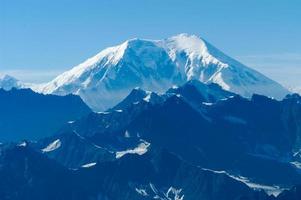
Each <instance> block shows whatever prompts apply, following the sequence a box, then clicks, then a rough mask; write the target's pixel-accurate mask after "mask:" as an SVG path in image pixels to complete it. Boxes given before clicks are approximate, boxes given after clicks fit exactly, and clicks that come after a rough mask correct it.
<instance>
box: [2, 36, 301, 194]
mask: <svg viewBox="0 0 301 200" xmlns="http://www.w3.org/2000/svg"><path fill="white" fill-rule="evenodd" d="M0 87H2V89H0V140H1V143H0V199H3V200H19V199H20V200H21V199H22V200H27V199H28V200H29V199H30V200H35V199H39V200H40V199H51V200H53V199H55V200H56V199H57V200H59V199H60V200H65V199H68V200H69V199H71V200H77V199H78V200H79V199H80V200H82V199H87V200H136V199H137V200H138V199H139V200H140V199H145V200H151V199H159V200H197V199H201V200H220V199H223V200H299V199H301V150H300V149H301V96H300V95H298V94H290V93H289V91H288V90H287V89H285V88H283V87H282V86H281V85H279V84H278V83H276V82H275V81H273V80H271V79H269V78H267V77H265V76H264V75H262V74H260V73H259V72H256V71H255V70H253V69H251V68H248V67H246V66H244V65H243V64H241V63H239V62H238V61H236V60H234V59H232V58H230V57H229V56H226V55H225V54H224V53H222V52H221V51H219V50H218V49H216V48H215V47H213V46H212V45H211V44H209V43H208V42H207V41H205V40H203V39H201V38H199V37H197V36H193V35H187V34H180V35H177V36H174V37H171V38H168V39H164V40H144V39H143V40H142V39H132V40H128V41H126V42H124V43H123V44H121V45H118V46H115V47H110V48H108V49H105V50H103V51H101V52H100V53H99V54H97V55H96V56H95V57H93V58H91V59H88V60H87V61H86V62H84V63H82V64H80V65H78V66H76V67H74V68H73V69H71V70H70V71H67V72H65V73H63V74H62V75H59V76H58V77H57V78H55V79H54V80H53V81H50V82H49V83H45V84H40V85H34V84H25V83H22V82H21V81H18V80H17V79H15V78H13V77H10V76H3V77H2V78H0ZM26 88H27V89H26ZM28 88H31V89H28ZM86 104H87V105H86Z"/></svg>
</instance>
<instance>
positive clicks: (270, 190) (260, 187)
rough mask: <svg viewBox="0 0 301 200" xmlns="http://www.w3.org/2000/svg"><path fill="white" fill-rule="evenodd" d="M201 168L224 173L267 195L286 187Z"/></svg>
mask: <svg viewBox="0 0 301 200" xmlns="http://www.w3.org/2000/svg"><path fill="white" fill-rule="evenodd" d="M202 170H205V171H210V172H213V173H216V174H225V175H227V176H229V177H231V178H233V179H235V180H237V181H239V182H242V183H244V184H246V185H247V186H248V187H249V188H252V189H254V190H264V191H265V192H266V193H267V194H268V195H274V196H278V195H279V194H280V193H281V192H282V191H284V190H285V189H287V188H281V187H280V186H276V185H272V186H271V185H264V184H259V183H254V182H252V181H251V180H249V179H248V178H247V177H243V176H235V175H232V174H229V173H228V172H226V171H215V170H212V169H206V168H202Z"/></svg>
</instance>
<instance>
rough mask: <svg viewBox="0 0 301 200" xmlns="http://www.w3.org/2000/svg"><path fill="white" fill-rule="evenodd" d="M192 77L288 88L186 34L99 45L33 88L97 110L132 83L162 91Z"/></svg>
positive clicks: (227, 85)
mask: <svg viewBox="0 0 301 200" xmlns="http://www.w3.org/2000/svg"><path fill="white" fill-rule="evenodd" d="M194 79H196V80H199V81H201V82H204V83H217V84H219V85H220V86H221V87H222V88H223V89H225V90H228V91H231V92H234V93H237V94H240V95H242V96H244V97H250V96H251V95H252V94H254V93H257V94H263V95H267V96H271V97H274V98H278V99H280V98H283V97H284V96H285V95H286V94H287V93H289V92H288V90H286V89H285V88H284V87H282V86H281V85H280V84H278V83H276V82H275V81H273V80H271V79H269V78H267V77H266V76H264V75H263V74H261V73H259V72H257V71H255V70H253V69H251V68H249V67H247V66H245V65H243V64H241V63H239V62H238V61H236V60H234V59H232V58H230V57H229V56H227V55H225V54H224V53H222V52H221V51H219V50H218V49H217V48H215V47H214V46H213V45H211V44H209V43H208V42H207V41H205V40H203V39H201V38H200V37H197V36H195V35H188V34H180V35H176V36H173V37H170V38H167V39H164V40H145V39H131V40H128V41H125V42H124V43H122V44H121V45H118V46H114V47H110V48H107V49H104V50H103V51H101V52H100V53H98V54H97V55H95V56H94V57H92V58H90V59H88V60H86V61H85V62H83V63H82V64H80V65H78V66H76V67H74V68H72V69H71V70H69V71H67V72H65V73H63V74H61V75H59V76H58V77H56V78H55V79H54V80H52V81H51V82H49V83H47V84H45V85H44V86H42V87H40V88H39V92H43V93H47V94H49V93H53V94H59V95H65V94H69V93H73V94H78V95H80V96H81V97H82V99H83V100H84V101H85V102H86V103H87V104H88V105H89V106H90V107H92V108H93V109H94V110H98V111H101V110H106V109H108V108H110V107H112V106H114V105H115V104H117V103H118V102H119V101H120V100H122V99H123V98H124V97H125V96H126V95H128V94H129V92H130V91H131V90H132V89H133V88H135V87H140V88H142V89H145V90H150V91H155V92H164V91H165V90H166V89H168V88H170V87H171V86H173V85H182V84H184V83H185V82H187V81H189V80H194Z"/></svg>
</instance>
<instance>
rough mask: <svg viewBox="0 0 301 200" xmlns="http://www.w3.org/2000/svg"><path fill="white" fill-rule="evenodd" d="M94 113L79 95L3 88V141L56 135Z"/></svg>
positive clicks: (0, 139)
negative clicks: (70, 124)
mask: <svg viewBox="0 0 301 200" xmlns="http://www.w3.org/2000/svg"><path fill="white" fill-rule="evenodd" d="M90 112H91V110H90V108H89V107H88V106H87V105H86V104H85V103H84V102H83V101H82V99H81V98H80V97H79V96H75V95H67V96H57V95H43V94H38V93H35V92H33V91H32V90H31V89H16V88H13V89H11V90H8V91H7V90H4V89H0V142H6V141H18V140H22V139H28V140H35V139H40V138H42V137H45V136H49V135H53V134H55V132H56V131H58V129H60V128H61V127H62V126H63V125H64V124H65V123H67V122H68V121H73V120H77V119H79V118H80V117H83V116H84V115H86V114H88V113H90Z"/></svg>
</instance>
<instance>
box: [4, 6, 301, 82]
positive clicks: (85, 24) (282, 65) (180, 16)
mask: <svg viewBox="0 0 301 200" xmlns="http://www.w3.org/2000/svg"><path fill="white" fill-rule="evenodd" d="M300 9H301V2H300V1H298V0H290V1H273V0H263V1H262V0H253V1H251V0H248V1H239V0H211V1H202V0H187V1H182V0H165V1H162V0H151V1H141V0H129V1H117V0H110V1H109V0H87V1H71V0H52V1H41V0H28V1H19V2H18V3H16V2H14V1H11V0H0V44H1V45H0V73H9V74H11V75H13V76H16V77H17V78H19V79H21V80H23V81H27V82H44V81H49V80H50V79H52V78H53V77H54V76H56V75H58V74H60V73H61V72H63V71H65V70H67V69H70V68H71V67H72V66H75V65H77V64H79V63H81V62H82V61H84V60H85V59H87V58H89V57H91V56H93V55H95V54H96V53H98V52H99V51H101V50H102V49H104V48H105V47H108V46H113V45H116V44H119V43H121V42H123V41H124V40H127V39H130V38H135V37H138V38H150V39H162V38H167V37H170V36H172V35H176V34H178V33H182V32H186V33H189V34H196V35H199V36H201V37H203V38H205V39H206V40H208V41H210V42H211V43H212V44H214V45H215V46H217V47H218V48H219V49H221V50H222V51H224V52H225V53H227V54H229V55H230V56H232V57H234V58H236V59H238V60H240V61H241V62H243V63H244V64H246V65H248V66H250V67H253V68H255V69H257V70H259V71H260V72H262V73H264V74H266V75H268V76H269V77H271V78H273V79H275V80H277V81H279V82H280V83H282V84H284V85H286V86H292V87H296V86H301V80H300V79H299V80H298V77H300V75H301V45H300V44H301V24H300V23H301V22H300V18H301V12H300ZM298 44H299V45H298ZM287 77H290V78H287Z"/></svg>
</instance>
